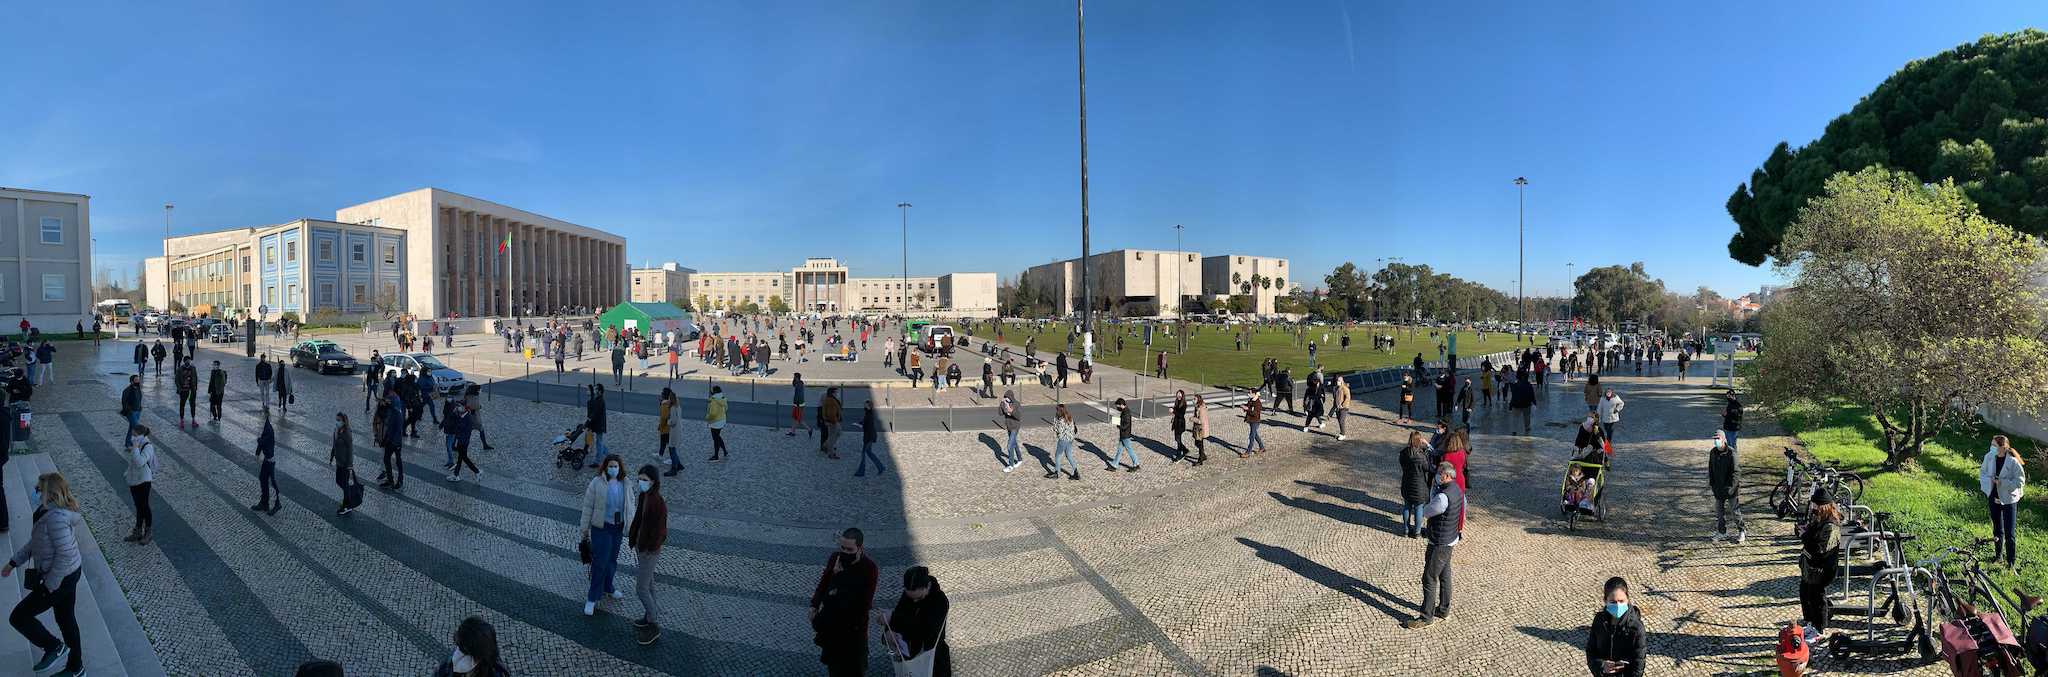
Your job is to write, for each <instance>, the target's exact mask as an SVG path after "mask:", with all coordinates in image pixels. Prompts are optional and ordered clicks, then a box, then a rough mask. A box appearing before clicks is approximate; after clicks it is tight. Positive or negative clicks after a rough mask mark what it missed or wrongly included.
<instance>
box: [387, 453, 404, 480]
mask: <svg viewBox="0 0 2048 677" xmlns="http://www.w3.org/2000/svg"><path fill="white" fill-rule="evenodd" d="M384 477H385V479H389V480H391V481H392V482H393V483H396V484H404V483H405V453H404V445H398V444H393V445H389V446H386V447H384Z"/></svg>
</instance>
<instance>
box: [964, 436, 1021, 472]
mask: <svg viewBox="0 0 2048 677" xmlns="http://www.w3.org/2000/svg"><path fill="white" fill-rule="evenodd" d="M975 439H977V440H980V441H981V444H982V446H985V447H988V453H989V456H990V458H992V459H994V460H995V462H996V463H999V464H1000V463H1007V462H1009V456H1008V455H1006V454H1005V453H1004V452H1003V443H1002V441H1001V440H997V439H996V438H995V436H994V435H990V434H988V433H982V434H980V435H977V436H975ZM1018 444H1020V445H1021V444H1023V443H1022V442H1019V443H1018Z"/></svg>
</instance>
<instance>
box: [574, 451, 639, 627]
mask: <svg viewBox="0 0 2048 677" xmlns="http://www.w3.org/2000/svg"><path fill="white" fill-rule="evenodd" d="M599 465H600V466H602V468H601V469H600V470H598V472H597V476H596V477H592V478H590V484H588V485H586V486H585V487H584V488H583V519H582V520H581V523H582V525H583V540H585V541H588V542H589V543H590V589H589V590H588V591H587V592H586V593H585V594H584V596H583V615H585V616H589V615H591V614H594V613H596V612H597V601H598V600H599V599H600V598H602V597H603V596H604V595H610V596H612V597H613V598H614V599H619V598H624V597H625V596H626V593H624V592H621V591H619V589H618V588H615V587H613V586H612V577H613V574H614V573H616V572H617V571H618V568H619V544H620V541H622V540H623V538H624V536H625V529H626V525H628V524H632V523H633V518H634V517H635V516H637V515H638V514H639V513H638V511H639V509H640V508H639V504H640V488H639V486H637V484H636V483H634V482H630V481H627V479H626V462H625V461H624V460H623V459H620V458H619V457H618V456H605V457H604V461H603V462H601V463H600V464H599Z"/></svg>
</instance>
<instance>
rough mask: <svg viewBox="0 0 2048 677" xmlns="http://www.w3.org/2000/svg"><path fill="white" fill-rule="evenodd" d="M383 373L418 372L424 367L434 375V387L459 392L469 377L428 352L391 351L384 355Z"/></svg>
mask: <svg viewBox="0 0 2048 677" xmlns="http://www.w3.org/2000/svg"><path fill="white" fill-rule="evenodd" d="M383 358H384V373H385V374H388V375H391V376H394V377H397V376H404V375H406V374H418V373H420V370H422V369H424V370H426V372H427V373H430V374H433V375H434V388H435V389H436V390H439V391H441V392H442V393H455V394H460V393H461V392H462V389H463V388H466V387H468V386H469V379H468V378H467V377H464V376H463V375H462V372H459V371H456V370H454V369H452V368H449V366H448V365H446V364H442V363H441V360H440V359H439V358H436V357H434V356H433V355H432V354H430V353H391V354H388V355H384V356H383Z"/></svg>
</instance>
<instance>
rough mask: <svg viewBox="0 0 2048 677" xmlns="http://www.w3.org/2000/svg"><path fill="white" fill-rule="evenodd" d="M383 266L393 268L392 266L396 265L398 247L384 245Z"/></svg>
mask: <svg viewBox="0 0 2048 677" xmlns="http://www.w3.org/2000/svg"><path fill="white" fill-rule="evenodd" d="M384 265H387V266H394V265H398V245H395V244H387V245H384Z"/></svg>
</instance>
